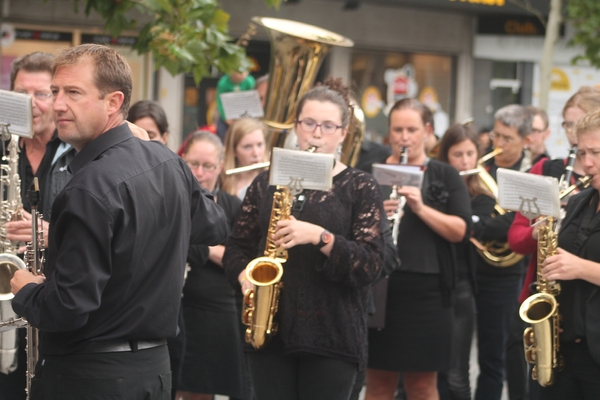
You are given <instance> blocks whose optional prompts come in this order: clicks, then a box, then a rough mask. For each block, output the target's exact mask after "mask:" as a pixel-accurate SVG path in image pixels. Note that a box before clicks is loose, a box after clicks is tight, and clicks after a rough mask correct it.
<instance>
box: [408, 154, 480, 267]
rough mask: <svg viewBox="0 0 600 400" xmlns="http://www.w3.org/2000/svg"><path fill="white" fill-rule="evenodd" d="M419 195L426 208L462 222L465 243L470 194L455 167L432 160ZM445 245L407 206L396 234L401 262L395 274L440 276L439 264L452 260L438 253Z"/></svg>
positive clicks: (446, 255) (447, 255) (447, 254)
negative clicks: (414, 273)
mask: <svg viewBox="0 0 600 400" xmlns="http://www.w3.org/2000/svg"><path fill="white" fill-rule="evenodd" d="M421 195H422V198H423V203H424V204H425V205H428V206H430V207H432V208H434V209H436V210H438V211H440V212H443V213H444V214H448V215H455V216H458V217H460V218H461V219H463V220H464V221H465V223H466V225H467V229H466V234H465V239H468V238H469V233H470V232H471V225H472V222H471V221H472V219H471V205H470V201H469V192H468V191H467V187H466V186H465V183H464V182H463V180H462V178H461V177H460V175H459V174H458V171H456V169H455V168H454V167H452V166H450V165H448V164H445V163H442V162H439V161H436V160H431V161H430V162H429V164H428V165H427V170H426V171H425V176H424V178H423V186H422V188H421ZM448 243H449V242H448V241H446V240H445V239H443V238H442V237H441V236H439V235H438V234H437V233H435V232H434V231H433V230H432V229H431V228H430V227H429V226H428V225H427V224H426V223H425V222H424V221H423V220H421V218H419V217H418V216H417V215H416V214H415V213H413V211H412V210H411V208H410V207H409V206H408V205H406V206H405V207H404V215H403V216H402V221H401V223H400V229H399V231H398V255H399V256H400V259H401V260H402V264H401V265H400V267H399V268H398V270H400V271H407V272H419V273H427V274H439V273H440V272H442V269H443V266H442V263H443V262H445V261H446V260H448V259H450V258H451V257H452V256H451V254H450V253H447V252H446V251H444V253H445V254H441V253H439V252H440V251H441V250H442V249H443V247H446V246H447V245H448ZM417 249H418V250H417ZM452 261H454V260H452Z"/></svg>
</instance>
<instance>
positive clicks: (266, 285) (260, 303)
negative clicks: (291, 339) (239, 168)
mask: <svg viewBox="0 0 600 400" xmlns="http://www.w3.org/2000/svg"><path fill="white" fill-rule="evenodd" d="M291 211H292V196H291V194H290V190H289V189H288V188H287V187H285V186H278V187H277V190H276V191H275V194H274V195H273V206H272V208H271V219H270V222H269V229H268V231H267V242H266V245H265V253H264V256H263V257H258V258H255V259H254V260H252V261H250V263H248V265H247V266H246V278H247V279H248V281H250V282H251V283H252V284H253V285H254V289H253V290H247V291H246V293H244V310H243V312H242V322H243V323H244V324H245V325H247V326H248V328H247V329H246V342H247V343H250V344H251V345H252V346H253V347H254V348H255V349H260V348H262V347H264V346H265V345H266V344H267V342H268V340H269V339H270V338H271V336H273V335H274V334H276V333H277V323H276V322H274V321H273V319H274V317H275V314H276V313H277V308H278V306H279V291H280V290H281V288H282V287H283V282H281V277H282V276H283V266H282V265H281V264H282V263H284V262H285V261H286V260H287V257H288V255H287V250H285V249H283V248H281V247H278V246H275V243H274V241H273V234H274V233H275V228H276V226H277V222H279V221H281V220H285V219H288V218H289V217H290V215H291Z"/></svg>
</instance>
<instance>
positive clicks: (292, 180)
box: [269, 147, 333, 192]
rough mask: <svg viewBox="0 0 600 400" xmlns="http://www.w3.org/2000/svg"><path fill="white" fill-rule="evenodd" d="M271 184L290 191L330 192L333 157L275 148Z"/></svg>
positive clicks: (272, 155)
mask: <svg viewBox="0 0 600 400" xmlns="http://www.w3.org/2000/svg"><path fill="white" fill-rule="evenodd" d="M269 171H270V172H269V174H270V176H269V183H270V184H271V185H283V186H287V187H288V188H290V190H292V191H294V190H297V189H299V190H298V192H300V191H301V190H302V189H312V190H329V189H331V185H332V179H333V155H332V154H318V153H309V152H306V151H298V150H288V149H281V148H279V147H275V148H274V149H273V151H272V153H271V167H270V169H269Z"/></svg>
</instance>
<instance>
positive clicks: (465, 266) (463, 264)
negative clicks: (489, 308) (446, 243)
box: [456, 194, 496, 288]
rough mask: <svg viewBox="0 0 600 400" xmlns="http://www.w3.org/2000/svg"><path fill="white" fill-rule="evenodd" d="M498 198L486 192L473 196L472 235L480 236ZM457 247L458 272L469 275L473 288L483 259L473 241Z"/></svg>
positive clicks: (460, 274)
mask: <svg viewBox="0 0 600 400" xmlns="http://www.w3.org/2000/svg"><path fill="white" fill-rule="evenodd" d="M495 205H496V199H494V198H493V197H491V196H488V195H485V194H479V195H477V196H474V197H472V198H471V212H472V213H473V229H472V230H471V236H473V237H474V238H477V237H479V235H480V233H481V231H482V230H483V229H484V228H485V224H486V223H487V222H488V220H489V219H490V218H492V214H493V212H494V206H495ZM456 247H457V251H456V254H457V258H458V274H459V276H461V277H464V276H466V277H468V278H469V280H470V281H471V283H472V285H473V288H475V272H476V267H477V265H478V264H479V262H480V260H481V262H483V259H481V257H480V256H479V255H478V254H477V251H476V250H475V246H474V245H473V244H472V243H470V242H469V243H459V244H457V245H456Z"/></svg>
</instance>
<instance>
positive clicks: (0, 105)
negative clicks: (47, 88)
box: [0, 90, 33, 138]
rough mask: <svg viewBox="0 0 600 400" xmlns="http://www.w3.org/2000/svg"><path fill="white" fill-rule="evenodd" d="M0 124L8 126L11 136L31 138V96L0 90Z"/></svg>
mask: <svg viewBox="0 0 600 400" xmlns="http://www.w3.org/2000/svg"><path fill="white" fill-rule="evenodd" d="M0 123H2V124H8V125H10V126H9V127H8V131H9V132H10V133H11V134H15V135H19V136H24V137H28V138H32V137H33V111H32V102H31V96H29V95H26V94H22V93H15V92H9V91H7V90H0Z"/></svg>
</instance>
